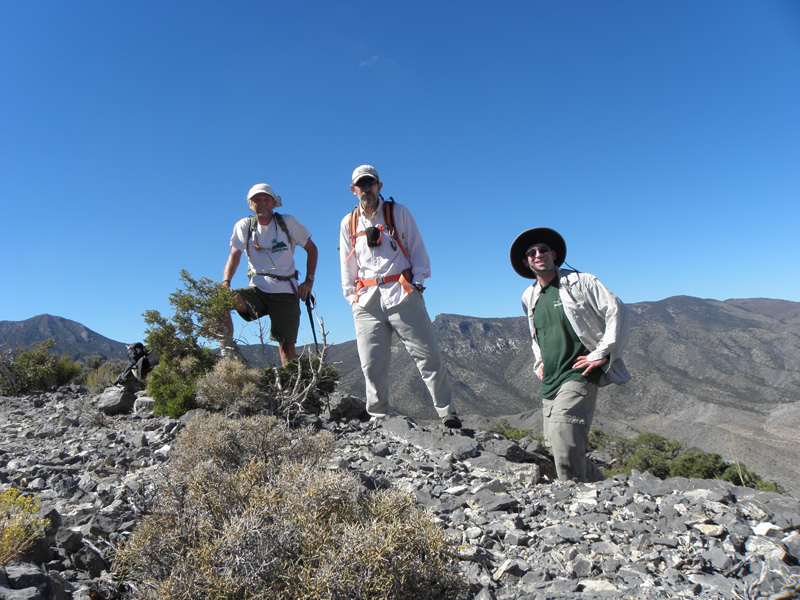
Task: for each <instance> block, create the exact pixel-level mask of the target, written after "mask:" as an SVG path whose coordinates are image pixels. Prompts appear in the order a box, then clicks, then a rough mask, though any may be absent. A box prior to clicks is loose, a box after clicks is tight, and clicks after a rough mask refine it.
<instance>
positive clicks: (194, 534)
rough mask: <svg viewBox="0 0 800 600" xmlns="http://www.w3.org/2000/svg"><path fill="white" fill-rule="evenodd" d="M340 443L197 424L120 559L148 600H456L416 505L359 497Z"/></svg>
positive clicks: (270, 425)
mask: <svg viewBox="0 0 800 600" xmlns="http://www.w3.org/2000/svg"><path fill="white" fill-rule="evenodd" d="M332 443H333V438H332V436H330V435H329V434H326V433H322V434H318V435H314V434H313V433H311V432H310V431H297V430H294V431H293V430H291V429H289V428H288V427H287V426H286V425H285V424H284V423H283V422H282V421H281V420H279V419H276V418H273V417H265V416H255V417H249V418H243V419H238V420H232V419H226V418H225V417H223V416H222V415H212V416H209V417H197V418H195V419H194V420H193V421H192V422H191V423H190V425H189V426H188V427H187V428H186V429H185V430H184V432H183V433H182V434H181V435H180V437H179V439H178V441H177V443H176V446H175V448H174V450H173V453H172V456H171V459H170V465H169V469H168V472H167V477H166V479H165V484H164V486H163V489H162V491H161V493H160V494H159V504H158V505H157V507H156V508H155V510H154V512H153V513H152V514H151V515H149V516H147V517H145V518H144V520H143V521H142V523H141V525H140V526H139V527H138V529H137V531H136V532H135V533H134V535H133V537H132V539H131V540H130V542H129V543H128V544H126V545H124V546H123V547H122V548H121V549H120V552H119V553H118V555H117V563H116V566H117V570H118V573H119V575H120V576H121V578H122V579H123V580H125V581H127V582H128V584H129V586H130V589H131V590H132V596H133V597H135V598H142V599H145V598H147V599H151V598H152V599H155V598H158V599H165V600H170V599H177V598H215V599H231V600H232V599H248V600H249V599H256V598H276V599H286V600H289V599H292V600H295V599H306V598H308V599H310V598H331V599H335V598H342V599H344V598H348V599H373V598H375V599H377V598H382V599H393V598H397V599H400V598H402V599H420V600H422V599H430V600H433V599H440V598H441V599H449V598H456V597H458V595H459V593H461V592H463V587H462V586H463V584H462V583H461V578H460V576H459V574H458V570H457V561H456V560H455V558H454V557H453V555H452V554H451V550H452V547H451V541H449V540H448V538H447V537H446V536H445V534H444V532H443V531H442V530H441V529H440V528H439V527H437V526H436V525H434V524H433V523H432V522H431V521H430V519H429V517H428V516H427V514H426V513H425V512H423V511H420V510H418V509H417V508H416V507H415V506H414V500H413V498H411V497H409V496H407V495H404V494H401V493H398V492H396V491H382V492H375V493H366V492H363V491H360V488H359V485H358V482H357V480H355V478H354V477H352V476H350V475H347V474H344V473H340V472H336V471H330V470H327V469H325V468H324V463H325V461H326V459H327V457H328V456H329V454H330V451H331V448H332Z"/></svg>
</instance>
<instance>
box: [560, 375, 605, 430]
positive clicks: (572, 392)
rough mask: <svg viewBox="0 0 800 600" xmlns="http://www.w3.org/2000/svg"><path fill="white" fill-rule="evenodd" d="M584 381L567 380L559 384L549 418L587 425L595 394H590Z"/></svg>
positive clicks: (590, 384)
mask: <svg viewBox="0 0 800 600" xmlns="http://www.w3.org/2000/svg"><path fill="white" fill-rule="evenodd" d="M593 385H594V384H592V383H588V382H586V381H568V382H566V383H565V384H564V385H562V386H561V389H559V390H558V393H557V394H556V396H555V398H554V399H553V410H552V413H551V415H550V419H551V420H553V421H557V422H559V423H569V424H571V425H583V426H585V427H588V426H589V423H591V420H592V416H593V415H594V403H595V401H596V398H597V396H596V394H590V393H589V392H590V391H591V390H590V386H593Z"/></svg>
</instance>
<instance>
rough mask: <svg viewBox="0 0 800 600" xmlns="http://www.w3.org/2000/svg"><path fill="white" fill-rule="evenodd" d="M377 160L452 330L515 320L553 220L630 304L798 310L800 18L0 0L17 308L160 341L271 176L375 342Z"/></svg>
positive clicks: (795, 11) (721, 9)
mask: <svg viewBox="0 0 800 600" xmlns="http://www.w3.org/2000/svg"><path fill="white" fill-rule="evenodd" d="M362 163H370V164H373V165H374V166H375V167H377V169H378V171H379V172H380V174H381V178H382V180H383V181H384V188H383V193H384V196H386V197H388V196H390V195H391V196H393V197H394V198H395V199H396V200H397V201H398V202H401V203H404V204H406V205H407V206H408V207H409V208H410V209H411V210H412V212H413V214H414V216H415V218H416V220H417V223H418V225H419V227H420V229H421V231H422V234H423V236H424V238H425V241H426V244H427V247H428V251H429V254H430V256H431V263H432V270H433V277H432V278H431V279H430V280H428V290H427V291H426V292H425V296H426V300H427V303H428V310H429V312H430V314H431V316H432V317H433V316H435V315H437V314H440V313H455V314H463V315H470V316H477V317H508V316H518V315H520V314H521V309H520V295H521V293H522V291H523V289H524V288H525V287H526V285H527V282H526V280H523V279H521V278H520V277H519V276H517V275H516V274H515V273H514V271H513V270H512V269H511V266H510V264H509V259H508V248H509V246H510V244H511V242H512V241H513V239H514V238H515V237H516V235H517V234H518V233H520V232H521V231H523V230H525V229H528V228H530V227H535V226H548V227H553V228H555V229H557V230H559V231H560V232H561V233H562V234H563V235H564V237H565V238H566V241H567V245H568V256H567V261H568V262H569V263H570V264H571V265H572V266H573V267H575V268H578V269H580V270H582V271H587V272H590V273H594V274H595V275H597V276H598V277H599V278H600V279H601V281H603V282H604V283H605V284H606V285H607V286H608V287H609V288H610V289H612V291H614V292H615V293H617V295H619V296H620V298H621V299H622V300H623V301H625V302H631V303H632V302H639V301H646V300H660V299H663V298H666V297H669V296H673V295H679V294H686V295H691V296H698V297H701V298H715V299H719V300H724V299H727V298H749V297H769V298H781V299H787V300H793V301H800V282H799V280H800V277H798V275H799V274H800V269H798V267H797V265H796V263H797V260H798V259H797V256H798V254H799V253H798V250H800V243H798V235H800V233H799V232H798V224H799V223H800V219H798V216H800V209H798V205H799V204H800V202H799V201H800V4H798V3H797V2H794V1H789V0H787V1H775V0H758V1H750V2H745V1H735V0H734V1H731V0H726V1H702V2H697V1H681V0H670V1H654V2H639V1H626V2H621V1H608V2H594V1H592V2H588V1H587V2H582V1H571V2H540V1H524V2H513V1H509V2H497V3H491V4H490V3H488V2H469V1H467V2H455V1H454V2H438V1H434V2H431V1H427V2H417V1H409V2H381V1H378V2H375V1H371V2H351V1H336V0H331V1H326V2H295V3H288V2H231V3H222V2H197V1H193V2H180V1H173V2H155V1H137V2H106V1H102V2H101V1H82V2H63V1H59V2H53V1H36V2H30V1H18V0H4V1H3V2H2V3H0V198H1V199H2V218H0V250H2V255H3V256H4V257H5V258H4V260H3V261H2V263H0V281H2V282H3V283H2V293H1V294H0V320H11V321H17V320H23V319H27V318H30V317H33V316H36V315H38V314H42V313H48V314H53V315H58V316H61V317H65V318H68V319H72V320H75V321H78V322H80V323H83V324H84V325H86V326H87V327H89V328H90V329H92V330H94V331H96V332H98V333H100V334H102V335H105V336H107V337H110V338H112V339H115V340H118V341H122V342H127V343H130V342H133V341H137V340H140V339H142V338H143V335H144V322H143V319H142V316H141V315H142V313H143V312H144V311H145V310H147V309H158V310H160V311H161V312H162V313H164V314H171V308H170V306H169V303H168V296H169V294H170V293H171V292H173V291H174V290H175V289H176V288H177V287H178V286H179V271H180V270H181V269H187V270H188V271H189V272H190V273H192V274H193V275H194V276H196V277H210V278H212V279H215V280H219V279H221V277H222V268H223V266H224V263H225V260H226V258H227V255H228V252H229V246H228V243H229V240H230V235H231V231H232V228H233V224H234V222H235V221H236V220H238V219H240V218H241V217H243V216H246V214H247V212H248V211H247V207H246V204H245V194H246V192H247V190H248V189H249V188H250V186H251V185H253V184H255V183H259V182H267V183H269V184H271V185H272V186H273V187H274V189H275V190H276V192H277V193H278V194H280V195H281V196H282V197H283V203H284V207H283V211H284V212H286V213H289V214H293V215H295V216H296V217H298V218H299V219H300V221H301V222H302V223H304V224H305V225H306V226H307V227H308V229H309V230H310V231H311V232H312V235H313V239H314V241H315V242H316V244H317V246H318V247H319V248H320V264H319V268H318V273H317V281H316V286H315V292H316V294H317V298H318V306H319V311H320V314H321V315H322V317H323V318H324V319H325V323H326V327H327V329H328V330H329V341H331V342H335V343H338V342H343V341H346V340H350V339H353V338H354V331H353V324H352V317H351V313H350V309H349V306H348V304H347V303H346V301H345V300H344V298H343V297H342V294H341V287H340V278H339V262H338V254H337V251H336V247H337V245H338V228H339V223H340V221H341V219H342V217H343V216H344V215H345V214H346V213H347V212H348V211H349V210H350V209H351V208H352V206H353V205H354V204H355V197H354V196H353V195H352V194H351V192H350V190H349V187H348V186H349V183H350V182H349V176H350V173H351V172H352V170H353V168H354V167H356V166H357V165H359V164H362ZM296 257H297V258H298V259H299V260H298V264H299V267H300V269H301V271H302V270H304V267H305V253H304V252H302V250H298V251H297V254H296ZM244 271H245V269H244V268H241V267H240V269H239V272H238V273H237V275H236V280H235V281H234V285H235V286H244V285H246V276H245V274H244ZM303 321H304V322H305V323H306V325H305V326H302V322H303ZM303 321H301V327H302V328H301V332H300V338H301V339H300V341H301V342H302V341H311V334H310V331H309V329H308V325H307V319H306V318H305V317H303ZM235 323H236V326H237V332H238V331H239V330H240V326H241V324H242V322H241V321H240V320H236V319H235ZM253 333H255V332H254V331H253Z"/></svg>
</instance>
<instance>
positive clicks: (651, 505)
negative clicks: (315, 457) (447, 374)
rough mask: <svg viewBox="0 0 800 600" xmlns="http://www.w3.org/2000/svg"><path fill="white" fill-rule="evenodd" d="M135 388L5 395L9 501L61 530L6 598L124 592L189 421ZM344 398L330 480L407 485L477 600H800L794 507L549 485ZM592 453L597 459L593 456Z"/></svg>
mask: <svg viewBox="0 0 800 600" xmlns="http://www.w3.org/2000/svg"><path fill="white" fill-rule="evenodd" d="M151 407H152V402H151V401H150V400H149V399H148V398H146V397H145V396H144V395H143V393H142V392H138V394H136V395H134V396H131V395H129V394H126V392H125V390H122V389H115V388H112V389H110V390H106V392H104V393H103V394H100V395H96V396H93V395H91V394H89V393H88V392H87V391H86V390H85V389H83V388H79V387H75V386H68V387H65V388H61V389H59V390H58V391H56V392H50V393H44V394H38V395H29V396H24V397H19V398H0V491H2V490H5V489H8V488H10V487H14V488H17V489H20V490H22V491H23V492H25V493H29V492H30V493H35V494H36V495H37V496H38V497H39V499H40V502H41V510H40V514H41V516H43V517H47V518H48V519H49V520H50V526H49V528H48V529H47V531H46V536H45V538H43V539H42V540H41V541H40V542H39V543H38V544H37V545H36V546H35V547H34V548H32V549H31V550H30V551H29V552H28V553H27V554H26V555H24V556H23V557H22V558H21V560H19V561H17V562H12V563H10V564H8V565H5V566H4V567H0V600H12V599H13V600H21V599H26V600H36V599H49V598H57V599H81V600H88V599H90V598H92V599H98V598H106V599H110V598H120V597H122V596H123V594H124V593H125V591H126V589H128V587H127V584H126V582H123V581H119V580H118V579H117V577H116V576H115V573H114V572H113V562H114V557H115V554H116V550H117V548H118V546H119V544H120V543H122V542H124V540H125V539H126V538H127V537H128V536H129V535H130V534H131V532H132V531H133V530H135V528H136V526H137V522H138V520H139V519H140V517H141V516H142V514H144V513H146V511H147V510H148V507H149V506H150V505H151V503H152V501H153V497H154V494H155V493H156V490H157V485H158V481H159V477H160V474H161V472H162V467H163V465H165V464H166V463H167V461H168V460H169V455H170V445H171V444H172V443H173V440H174V439H175V437H176V436H177V435H179V433H180V430H181V429H182V427H183V426H184V425H185V423H186V422H188V420H190V419H191V418H193V417H194V416H196V414H197V413H194V414H189V415H186V416H185V417H184V418H183V419H182V420H180V421H176V420H173V419H169V418H154V417H152V415H151V413H150V408H151ZM364 416H365V413H364V404H363V402H362V401H361V400H359V399H357V398H353V397H348V396H342V395H338V394H335V395H334V396H333V397H332V398H331V401H330V405H329V407H328V409H327V410H326V412H325V413H324V414H323V415H320V416H309V417H307V419H306V421H307V424H309V425H313V426H315V427H317V428H319V429H325V430H328V431H330V432H332V433H333V434H334V435H335V437H336V449H335V451H334V452H333V454H332V455H331V457H330V459H329V462H328V465H327V466H328V468H330V469H340V470H344V471H348V472H351V473H354V474H356V475H357V476H358V478H359V481H360V485H361V486H362V487H363V488H364V489H365V490H374V489H382V488H390V487H393V488H397V489H400V490H402V491H405V492H408V493H410V494H413V495H414V496H415V497H416V499H417V501H418V503H419V505H420V506H421V507H423V508H424V509H425V510H427V511H428V513H429V514H430V515H431V518H432V519H434V520H435V521H437V522H438V523H439V524H440V525H441V526H442V527H443V528H444V529H445V531H447V532H448V533H449V534H450V536H451V537H452V539H453V542H454V545H453V550H454V552H455V553H456V555H457V557H458V558H459V561H460V567H461V571H462V573H463V576H464V578H465V580H466V581H468V583H469V589H470V590H471V591H470V595H469V597H470V598H475V599H479V600H488V599H493V598H494V599H511V598H517V599H537V600H544V599H557V598H558V599H562V598H563V599H570V598H575V599H577V598H581V599H595V598H596V599H608V598H643V599H644V598H646V599H650V598H689V597H692V598H725V599H729V598H748V599H752V598H773V599H779V598H781V599H785V598H798V597H800V591H799V590H800V566H799V565H798V561H799V560H800V531H798V529H799V528H800V503H798V501H797V500H795V499H794V498H791V497H788V496H781V495H778V494H775V493H768V492H759V491H756V490H752V489H749V488H743V487H736V486H732V485H730V484H728V483H725V482H720V481H709V480H695V479H691V480H687V479H668V480H665V481H661V480H659V479H657V478H655V477H653V476H651V475H650V474H648V473H637V472H634V473H633V474H632V475H631V476H630V477H628V476H617V477H614V478H613V479H608V480H605V481H602V482H599V483H592V484H576V483H572V482H559V481H554V480H553V479H552V473H553V469H552V464H551V463H550V462H549V460H548V457H547V455H546V453H545V452H544V450H543V449H542V448H541V446H540V444H539V443H538V442H537V441H536V440H533V439H531V438H524V439H522V440H521V441H520V442H518V443H517V442H513V441H511V440H508V439H506V438H504V437H502V436H500V435H498V434H496V433H493V432H490V431H485V430H475V429H470V428H468V427H467V426H468V425H469V420H467V421H466V422H465V428H464V429H462V430H460V431H459V430H449V429H444V428H443V427H442V426H441V425H439V424H428V425H426V424H423V423H417V422H415V421H414V420H413V419H410V418H408V417H400V416H395V417H390V418H387V419H384V420H382V421H380V422H378V423H369V422H368V421H366V420H365V419H364ZM598 459H599V458H598Z"/></svg>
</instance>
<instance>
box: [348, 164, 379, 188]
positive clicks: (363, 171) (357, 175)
mask: <svg viewBox="0 0 800 600" xmlns="http://www.w3.org/2000/svg"><path fill="white" fill-rule="evenodd" d="M362 177H374V178H375V181H380V180H381V178H380V177H378V171H376V170H375V167H373V166H372V165H361V166H360V167H356V170H355V171H353V185H355V184H356V181H358V180H359V179H361V178H362Z"/></svg>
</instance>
